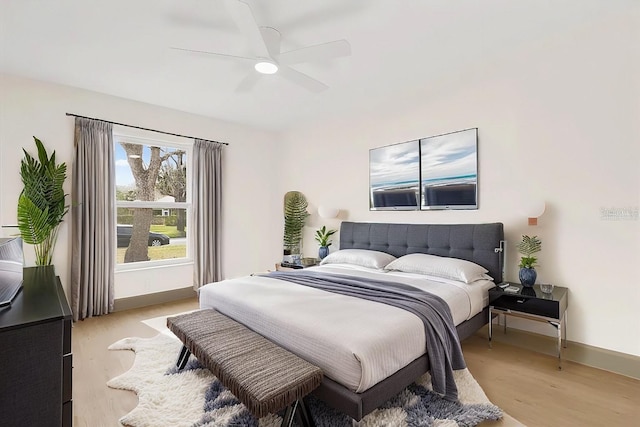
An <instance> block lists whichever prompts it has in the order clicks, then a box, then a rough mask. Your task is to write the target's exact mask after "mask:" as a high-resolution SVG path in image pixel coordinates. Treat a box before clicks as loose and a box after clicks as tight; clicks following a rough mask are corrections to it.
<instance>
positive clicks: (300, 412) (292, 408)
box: [280, 399, 316, 427]
mask: <svg viewBox="0 0 640 427" xmlns="http://www.w3.org/2000/svg"><path fill="white" fill-rule="evenodd" d="M294 418H295V419H296V421H297V422H298V424H299V425H300V426H301V427H316V424H315V423H314V422H313V417H311V412H310V411H309V406H308V405H307V402H306V399H298V400H296V401H295V402H293V403H292V404H291V405H289V406H288V407H287V410H286V412H285V414H284V417H283V418H282V424H280V427H292V426H293V420H294Z"/></svg>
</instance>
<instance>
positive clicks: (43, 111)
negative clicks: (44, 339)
mask: <svg viewBox="0 0 640 427" xmlns="http://www.w3.org/2000/svg"><path fill="white" fill-rule="evenodd" d="M0 94H1V96H0V161H1V163H0V164H1V169H0V224H2V225H7V224H15V223H16V204H17V199H18V195H19V193H20V191H21V189H22V183H21V181H20V175H19V169H20V160H21V159H22V157H23V153H22V148H26V149H27V151H29V152H31V153H35V144H34V143H33V138H32V135H35V136H37V137H38V138H40V139H41V140H42V141H43V143H44V144H45V147H47V149H48V150H49V151H51V150H55V151H56V158H57V159H58V161H61V162H66V163H67V167H68V176H69V178H68V179H67V181H66V185H65V191H66V192H67V193H68V194H70V193H71V178H70V176H71V168H72V163H73V133H74V119H73V118H72V117H68V116H65V113H67V112H70V113H76V114H80V115H84V116H89V117H97V118H101V119H106V120H113V121H115V122H120V123H127V124H132V125H137V126H141V127H146V128H150V129H158V130H164V131H168V132H172V133H178V134H184V135H189V136H195V137H200V138H205V139H212V140H217V141H224V142H228V143H229V144H230V145H229V146H228V147H226V148H225V149H224V154H223V158H224V160H223V162H224V172H223V191H224V193H223V245H222V250H223V257H222V259H223V266H222V268H223V275H224V276H225V277H234V276H238V275H243V274H247V273H251V272H254V271H264V270H266V269H267V268H270V267H271V266H272V265H273V262H274V260H277V259H278V257H279V256H280V254H281V253H282V249H281V248H282V245H281V240H282V237H281V230H279V229H278V227H274V224H281V222H282V221H281V216H282V205H281V202H280V199H281V196H280V195H279V194H277V193H276V191H277V189H276V188H275V186H274V185H272V183H271V182H270V181H269V180H265V179H264V177H266V176H272V174H273V172H272V171H273V169H274V167H273V162H274V161H277V158H276V156H275V155H274V154H273V153H276V152H277V150H275V149H274V146H275V144H276V142H277V139H276V137H275V136H274V135H273V134H269V133H265V132H261V131H255V130H251V129H247V128H244V127H241V126H238V125H234V124H230V123H226V122H222V121H219V120H214V119H211V118H206V117H202V116H196V115H192V114H187V113H183V112H179V111H175V110H170V109H166V108H161V107H156V106H152V105H148V104H143V103H140V102H135V101H130V100H125V99H122V98H117V97H113V96H108V95H104V94H99V93H95V92H90V91H86V90H82V89H76V88H71V87H67V86H60V85H54V84H49V83H43V82H38V81H33V80H27V79H23V78H18V77H14V76H8V75H2V74H0ZM152 135H153V136H155V137H159V138H162V135H159V134H152ZM68 202H69V203H71V202H72V201H71V200H70V199H68ZM70 220H71V215H70V214H69V215H67V216H66V217H65V221H64V223H63V224H62V226H61V229H60V236H59V239H58V244H57V246H56V252H55V254H54V260H53V262H54V264H55V266H56V271H57V273H58V274H59V275H60V278H61V280H62V283H63V284H64V286H65V291H66V292H67V295H68V294H69V271H70V266H71V262H70V254H71V248H70V244H69V242H70V227H69V223H70ZM14 230H15V229H14ZM14 230H9V229H2V233H3V234H4V235H9V234H11V233H13V232H14ZM25 246H26V248H25V249H26V255H27V264H28V265H34V263H33V260H34V259H35V257H34V255H33V250H32V248H31V247H28V246H27V245H25ZM192 271H193V270H192V266H191V265H187V266H184V265H183V266H176V267H163V268H159V269H147V270H143V271H139V272H126V273H125V272H122V273H118V274H117V276H116V298H122V297H127V296H133V295H139V294H142V293H144V292H145V291H150V290H156V291H164V290H169V289H178V288H183V287H188V286H191V283H192V281H191V278H192Z"/></svg>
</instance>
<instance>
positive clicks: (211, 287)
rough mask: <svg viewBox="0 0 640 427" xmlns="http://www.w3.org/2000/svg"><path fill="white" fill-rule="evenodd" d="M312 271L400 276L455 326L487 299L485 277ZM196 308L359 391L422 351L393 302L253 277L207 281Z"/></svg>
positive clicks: (414, 320)
mask: <svg viewBox="0 0 640 427" xmlns="http://www.w3.org/2000/svg"><path fill="white" fill-rule="evenodd" d="M311 269H313V270H315V271H322V272H327V273H334V274H351V275H358V276H365V277H371V278H377V279H380V280H390V281H398V282H403V283H406V284H409V285H412V286H415V287H418V288H421V289H424V290H427V291H428V292H431V293H433V294H436V295H438V296H440V297H441V298H443V299H444V300H445V301H446V302H447V304H448V305H449V307H450V308H451V313H452V315H453V320H454V322H455V324H456V325H458V324H460V323H462V322H463V321H465V320H467V319H470V318H471V317H473V316H474V315H475V314H477V313H479V312H480V311H482V309H483V307H485V306H486V305H487V301H488V296H487V290H488V289H489V288H491V287H492V286H493V282H491V281H488V280H487V281H482V282H475V283H473V284H471V285H467V284H465V283H462V282H454V281H448V280H446V279H437V278H427V276H423V275H418V274H411V273H401V272H386V273H385V272H379V271H377V270H372V269H368V268H363V267H354V266H351V265H346V264H331V265H326V266H318V267H312V268H311ZM200 307H201V308H214V309H216V310H218V311H219V312H221V313H223V314H225V315H227V316H229V317H231V318H233V319H235V320H237V321H238V322H240V323H242V324H244V325H246V326H248V327H249V328H251V329H253V330H254V331H256V332H258V333H259V334H261V335H263V336H265V337H267V338H269V339H270V340H272V341H273V342H275V343H277V344H278V345H280V346H281V347H284V348H286V349H288V350H290V351H291V352H293V353H295V354H297V355H299V356H300V357H302V358H303V359H305V360H308V361H309V362H311V363H313V364H314V365H316V366H319V367H320V368H321V369H322V370H323V371H324V374H325V375H326V376H327V377H329V378H331V379H333V380H334V381H337V382H339V383H340V384H342V385H344V386H345V387H347V388H349V389H350V390H352V391H355V392H363V391H365V390H367V389H368V388H370V387H372V386H373V385H375V384H377V383H378V382H380V381H381V380H383V379H385V378H386V377H388V376H390V375H392V374H393V373H395V372H396V371H398V370H399V369H400V368H402V367H404V366H406V365H407V364H408V363H410V362H411V361H413V360H414V359H416V358H418V357H420V356H421V355H422V354H424V353H425V350H426V348H425V346H426V344H425V337H424V325H423V323H422V321H421V320H420V319H419V318H418V317H417V316H415V315H414V314H412V313H409V312H407V311H405V310H403V309H401V308H397V307H392V306H389V305H386V304H382V303H377V302H373V301H367V300H362V299H359V298H354V297H349V296H344V295H338V294H334V293H330V292H326V291H322V290H318V289H313V288H310V287H307V286H300V285H296V284H294V283H290V282H286V281H282V280H277V279H271V278H268V277H261V276H248V277H242V278H237V279H229V280H224V281H222V282H216V283H210V284H208V285H206V286H204V287H202V288H201V289H200Z"/></svg>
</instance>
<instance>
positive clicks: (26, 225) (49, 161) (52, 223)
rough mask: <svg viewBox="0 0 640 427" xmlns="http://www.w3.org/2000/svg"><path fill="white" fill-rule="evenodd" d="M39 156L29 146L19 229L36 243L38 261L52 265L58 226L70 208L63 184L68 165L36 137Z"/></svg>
mask: <svg viewBox="0 0 640 427" xmlns="http://www.w3.org/2000/svg"><path fill="white" fill-rule="evenodd" d="M33 139H34V141H35V143H36V146H37V148H38V158H37V159H36V158H34V157H32V156H31V155H30V154H29V153H28V152H27V151H26V150H24V149H23V150H22V151H23V152H24V158H23V159H22V162H21V164H20V177H21V178H22V183H23V185H24V188H23V189H22V192H21V193H20V197H19V198H18V229H19V230H20V235H21V237H22V240H24V242H26V243H28V244H30V245H34V246H35V252H36V265H51V259H52V256H53V249H54V247H55V244H56V240H57V239H58V229H59V226H60V223H61V222H62V219H63V218H64V216H65V215H66V213H67V212H68V210H69V206H67V205H65V197H66V194H64V190H63V189H62V186H63V184H64V181H65V179H66V178H67V165H66V164H65V163H61V164H56V152H55V151H54V152H53V153H51V157H49V155H48V153H47V150H46V149H45V148H44V145H43V144H42V141H40V140H39V139H38V138H36V137H35V136H34V137H33Z"/></svg>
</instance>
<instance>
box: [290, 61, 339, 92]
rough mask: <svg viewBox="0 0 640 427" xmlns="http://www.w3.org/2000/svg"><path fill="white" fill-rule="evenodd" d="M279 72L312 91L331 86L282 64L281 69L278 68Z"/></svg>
mask: <svg viewBox="0 0 640 427" xmlns="http://www.w3.org/2000/svg"><path fill="white" fill-rule="evenodd" d="M278 74H280V75H281V76H282V77H284V78H285V79H287V80H289V81H290V82H293V83H295V84H297V85H300V86H302V87H304V88H305V89H307V90H310V91H311V92H316V93H317V92H322V91H323V90H326V89H328V88H329V86H327V85H326V84H324V83H322V82H320V81H318V80H316V79H314V78H312V77H309V76H308V75H306V74H304V73H301V72H300V71H296V70H294V69H293V68H290V67H286V66H282V65H281V66H280V69H279V70H278Z"/></svg>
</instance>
